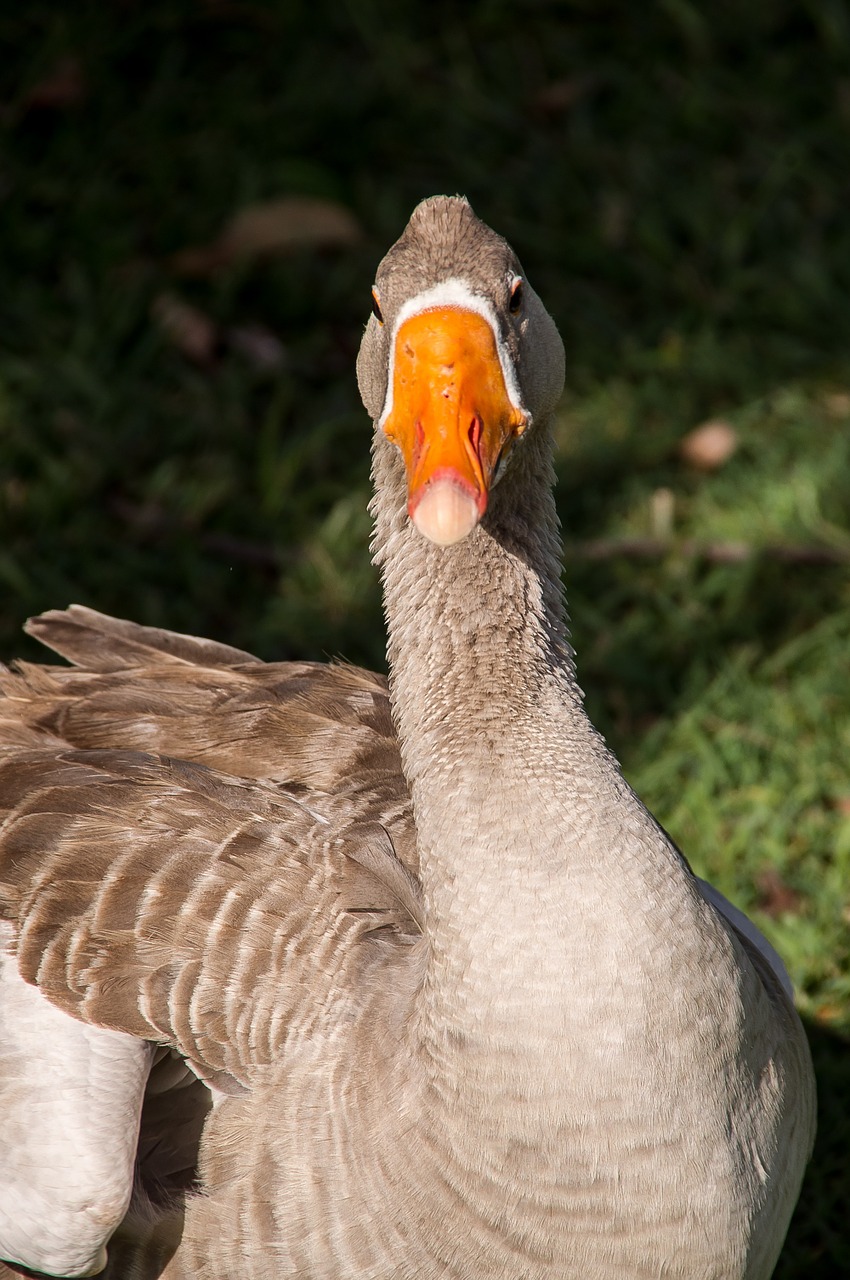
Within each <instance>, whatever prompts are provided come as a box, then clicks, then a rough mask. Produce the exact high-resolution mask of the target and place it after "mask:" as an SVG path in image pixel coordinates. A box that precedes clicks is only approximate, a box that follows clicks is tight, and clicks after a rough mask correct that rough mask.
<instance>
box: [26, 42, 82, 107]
mask: <svg viewBox="0 0 850 1280" xmlns="http://www.w3.org/2000/svg"><path fill="white" fill-rule="evenodd" d="M87 90H88V86H87V85H86V80H85V76H84V75H83V68H82V66H81V64H80V61H79V58H75V57H74V55H73V54H66V55H65V57H64V58H60V59H59V61H58V62H57V63H55V64H54V66H53V67H52V69H51V70H50V71H48V73H47V75H45V76H43V77H42V79H41V80H39V81H38V82H37V83H36V84H34V85H33V86H32V87H31V88H30V89H29V90H28V91H27V92H26V93H25V94H24V97H23V101H22V103H21V105H22V106H23V107H24V109H25V110H36V111H38V110H42V111H65V110H67V108H68V107H76V106H77V104H78V103H80V102H82V100H83V98H85V96H86V93H87Z"/></svg>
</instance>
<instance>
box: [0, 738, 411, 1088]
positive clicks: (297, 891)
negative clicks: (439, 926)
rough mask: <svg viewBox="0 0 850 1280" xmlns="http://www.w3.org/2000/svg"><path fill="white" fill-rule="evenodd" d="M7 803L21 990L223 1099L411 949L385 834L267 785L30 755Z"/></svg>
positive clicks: (1, 790) (99, 755)
mask: <svg viewBox="0 0 850 1280" xmlns="http://www.w3.org/2000/svg"><path fill="white" fill-rule="evenodd" d="M0 797H2V801H3V805H4V807H5V808H6V809H7V817H6V820H5V822H4V824H3V828H2V833H0V909H2V912H3V914H4V915H5V916H6V917H7V918H8V919H11V920H12V921H13V922H14V923H15V924H16V926H17V928H18V963H19V967H20V970H21V973H22V974H23V976H24V977H25V978H26V979H27V980H28V981H30V982H35V983H37V984H38V985H39V987H40V988H41V989H42V990H43V991H44V992H45V994H47V995H48V996H49V997H50V999H51V1000H52V1001H53V1002H54V1003H56V1004H57V1005H59V1006H60V1007H61V1008H63V1009H66V1010H67V1011H68V1012H70V1013H73V1014H75V1015H76V1016H77V1017H82V1018H84V1019H86V1020H87V1021H91V1022H94V1023H97V1024H99V1025H105V1026H111V1027H114V1028H116V1029H119V1030H123V1031H126V1032H129V1033H130V1034H131V1035H136V1036H139V1037H142V1038H144V1039H148V1040H157V1041H160V1042H163V1043H168V1044H172V1045H174V1046H175V1047H176V1048H178V1049H179V1051H180V1052H181V1053H182V1054H183V1055H184V1056H185V1057H186V1058H187V1059H188V1060H189V1061H190V1062H191V1063H192V1064H193V1065H194V1066H195V1067H196V1068H197V1069H198V1071H199V1073H200V1074H201V1075H203V1076H204V1078H205V1079H208V1080H209V1081H210V1082H211V1083H215V1084H218V1085H219V1087H223V1088H227V1087H228V1080H235V1081H239V1082H241V1083H243V1084H249V1083H252V1082H254V1081H257V1080H258V1079H260V1078H262V1074H263V1069H264V1068H265V1067H268V1066H269V1065H270V1064H271V1063H273V1062H274V1061H275V1060H277V1059H278V1058H279V1057H280V1055H281V1053H282V1052H283V1050H284V1048H285V1045H286V1041H287V1037H288V1036H289V1034H290V1032H291V1031H292V1029H293V1027H294V1026H297V1031H298V1034H303V1033H304V1030H305V1019H306V1020H307V1021H310V1020H314V1021H317V1022H318V1021H320V1020H321V1019H322V1018H323V1017H326V1016H327V1014H328V1009H329V1007H330V1006H331V1005H333V1004H336V1005H338V1006H341V1005H342V1004H345V1003H347V1004H348V1005H349V1006H350V1012H351V1013H355V1012H356V1009H357V1006H358V1004H359V1002H360V1001H361V998H362V993H364V992H368V990H369V987H370V983H371V982H374V981H380V980H381V975H382V972H383V971H384V970H385V969H386V968H387V966H392V965H394V964H404V963H406V955H407V951H408V947H407V946H406V945H405V944H407V943H409V942H411V941H412V940H413V939H414V938H415V936H416V935H417V932H418V926H417V923H416V920H417V917H419V915H420V906H419V902H418V896H417V887H416V884H415V882H414V881H413V880H412V878H411V877H410V876H409V875H408V873H406V872H405V871H404V868H403V867H402V866H401V864H400V863H398V861H397V860H396V858H395V855H394V852H393V850H392V845H391V843H390V841H389V838H388V836H387V835H386V832H385V831H384V830H383V829H382V828H381V827H380V826H378V825H377V824H374V825H373V826H372V827H371V828H369V827H366V826H364V825H363V824H360V825H358V826H357V827H355V828H353V829H351V828H348V829H346V828H344V827H339V826H335V825H334V824H331V823H328V822H324V821H318V820H317V819H316V817H315V816H314V814H313V813H312V812H311V811H310V810H309V808H307V807H305V806H304V805H303V804H301V803H300V802H299V801H297V800H296V799H294V798H292V797H290V796H286V795H284V794H282V793H280V792H279V791H275V790H273V789H272V788H270V787H268V786H267V785H263V784H257V783H252V784H244V783H238V782H235V781H234V780H232V779H228V778H225V777H224V776H223V775H219V774H216V773H214V772H213V771H211V770H209V769H206V768H204V767H203V766H197V765H192V764H187V763H185V762H178V761H173V760H167V759H162V758H160V757H155V756H149V755H144V754H141V753H137V752H126V751H105V752H94V751H73V750H67V751H65V752H64V753H62V754H59V755H56V754H52V755H51V754H47V753H43V752H22V753H20V754H17V755H15V756H11V757H9V758H8V759H7V760H5V761H4V762H2V763H0ZM305 991H309V992H310V1002H309V1003H310V1005H311V1006H312V1008H311V1009H309V1010H307V1011H306V1014H305V1011H304V1007H303V1006H304V992H305Z"/></svg>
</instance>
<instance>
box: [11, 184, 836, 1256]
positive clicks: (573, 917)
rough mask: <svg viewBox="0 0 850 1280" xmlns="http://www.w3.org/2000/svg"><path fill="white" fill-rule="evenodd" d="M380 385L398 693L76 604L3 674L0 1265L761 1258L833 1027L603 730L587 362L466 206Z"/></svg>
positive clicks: (384, 547) (797, 1173) (436, 201)
mask: <svg viewBox="0 0 850 1280" xmlns="http://www.w3.org/2000/svg"><path fill="white" fill-rule="evenodd" d="M357 371H358V379H359V386H360V390H361V394H362V398H363V401H364V404H365V406H366V408H367V410H368V412H369V415H370V416H371V418H372V419H373V421H374V424H375V430H374V437H373V480H374V498H373V501H372V507H371V510H372V514H373V517H374V543H373V551H374V558H375V561H376V563H377V565H378V567H379V569H380V573H381V577H382V581H383V591H384V605H385V614H386V623H387V630H388V649H387V656H388V666H389V672H390V675H389V683H388V685H387V683H386V682H385V681H384V680H383V679H382V678H381V677H379V676H377V675H373V674H370V673H368V672H366V671H361V670H358V669H356V668H353V667H350V666H345V665H322V664H310V663H269V664H266V663H263V662H260V661H259V660H257V659H255V658H254V657H252V656H251V655H250V654H247V653H244V652H242V651H240V650H237V649H233V648H230V647H227V646H225V645H222V644H216V643H214V642H212V641H208V640H203V639H199V638H197V637H190V636H180V635H176V634H172V633H169V632H165V631H160V630H157V629H153V628H148V627H143V626H139V625H135V624H133V623H130V622H125V621H119V620H117V619H114V618H109V617H106V616H104V615H102V614H98V613H95V612H94V611H92V610H90V609H87V608H83V607H79V606H72V607H71V608H70V609H68V610H66V611H63V612H59V611H57V612H50V613H47V614H45V615H43V616H42V617H40V618H37V619H35V620H32V621H31V622H30V624H29V630H30V632H31V634H32V635H34V636H36V637H37V638H38V639H39V640H41V641H43V642H44V643H45V644H46V645H48V646H49V647H51V648H52V649H53V650H54V651H55V652H57V653H58V654H59V655H61V656H62V657H63V658H65V659H66V660H67V661H68V663H70V665H58V664H57V665H52V666H48V665H36V664H25V663H21V664H19V665H18V666H16V667H14V668H12V669H10V670H8V671H4V672H3V674H2V692H3V695H4V697H3V699H2V700H0V747H1V748H2V749H0V808H2V814H3V824H2V829H0V907H1V908H2V917H3V920H2V928H3V930H4V947H3V952H2V961H3V967H2V971H0V1015H1V1016H2V1019H3V1032H2V1037H0V1150H1V1151H2V1153H3V1154H2V1161H0V1166H1V1167H0V1256H2V1257H3V1258H5V1259H7V1260H8V1263H7V1265H5V1266H4V1267H3V1272H2V1273H3V1274H8V1275H10V1276H11V1275H20V1274H22V1272H23V1273H24V1274H27V1273H28V1271H29V1272H31V1271H35V1272H38V1273H40V1274H47V1275H52V1276H66V1277H71V1276H74V1277H76V1276H86V1275H94V1274H101V1273H102V1274H103V1275H104V1276H106V1277H109V1280H149V1277H165V1280H189V1277H193V1278H194V1277H198V1278H200V1280H236V1277H239V1278H240V1280H284V1278H286V1277H299V1280H390V1278H392V1280H414V1278H415V1280H437V1278H438V1277H439V1278H440V1280H449V1278H452V1280H485V1278H486V1280H508V1278H510V1280H650V1278H657V1277H661V1276H664V1277H668V1278H669V1277H679V1278H681V1280H766V1278H767V1277H768V1276H770V1274H771V1273H772V1271H773V1268H774V1265H775V1263H776V1260H777V1257H778V1254H779V1251H780V1248H781V1246H782V1242H783V1239H784V1236H785V1233H786V1228H787V1225H788V1221H789V1218H790V1215H791V1212H792V1209H793V1206H794V1204H795V1201H796V1198H797V1195H798V1191H799V1187H800V1182H801V1178H802V1174H803V1170H804V1167H805V1165H806V1162H807V1159H808V1157H809V1154H810V1152H811V1146H812V1141H813V1133H814V1105H815V1104H814V1078H813V1073H812V1066H811V1060H810V1056H809V1050H808V1046H807V1042H806V1038H805V1034H804V1031H803V1028H802V1025H801V1023H800V1020H799V1018H798V1016H797V1014H796V1012H795V1009H794V1005H793V1001H792V997H791V990H790V983H789V981H788V977H787V974H786V973H785V970H784V968H783V966H782V962H781V960H780V959H779V957H778V956H777V954H776V953H775V952H774V951H773V949H772V948H771V947H770V946H769V944H768V943H767V942H766V940H765V939H764V938H763V937H762V936H761V935H760V934H759V933H758V931H757V930H756V929H755V927H754V926H753V925H752V924H751V923H750V922H749V921H748V920H747V919H746V917H745V916H743V915H742V914H741V913H740V912H738V911H737V910H736V909H735V908H734V907H732V906H731V904H729V903H728V902H727V901H726V900H725V899H724V898H723V897H722V896H721V895H720V894H719V893H717V892H716V891H715V890H713V889H712V888H711V887H710V886H708V885H706V884H705V883H704V882H702V881H700V880H699V879H697V878H696V877H695V876H694V874H693V873H692V871H691V870H690V868H689V866H688V864H687V862H686V861H685V859H684V858H683V856H682V854H681V853H680V852H679V850H678V849H677V848H676V846H675V845H674V844H673V843H672V841H671V840H670V838H669V837H668V835H667V834H666V833H665V831H664V830H663V828H662V827H661V826H660V825H659V824H658V823H657V822H656V821H655V819H654V818H653V817H652V816H651V815H650V813H649V812H648V811H647V809H646V808H645V807H644V805H643V804H642V803H641V801H640V800H639V799H638V798H637V796H636V795H635V793H634V792H633V790H632V789H631V788H630V786H629V785H628V784H627V783H626V781H625V780H624V778H623V775H622V773H621V770H620V767H619V765H618V763H617V761H616V759H615V758H614V756H613V755H612V754H611V752H610V751H609V750H608V748H607V747H606V745H605V743H604V742H603V740H602V738H601V736H600V735H599V733H598V732H597V731H596V730H595V729H594V727H593V726H592V724H591V723H590V721H589V719H588V716H587V714H586V712H585V710H584V706H583V697H582V693H581V691H580V689H579V686H578V684H577V682H576V672H575V665H574V657H573V652H572V649H571V647H570V644H569V640H568V633H567V619H566V612H565V602H564V599H563V594H562V587H561V578H560V567H561V545H560V541H559V533H558V523H557V519H556V514H555V507H554V501H553V495H552V488H553V479H554V473H553V463H552V457H553V438H552V431H551V423H552V416H553V411H554V409H555V406H556V403H557V401H558V398H559V395H560V392H561V390H562V384H563V379H564V352H563V347H562V344H561V341H560V338H559V336H558V333H557V330H556V328H555V325H554V322H553V321H552V319H551V318H550V316H549V315H548V313H547V312H546V310H545V309H544V307H543V304H542V302H541V301H540V299H539V298H538V296H537V294H536V293H535V292H534V290H533V289H532V287H531V285H530V284H529V283H528V281H527V279H526V278H525V275H524V273H523V270H522V268H521V266H520V263H519V261H518V259H517V257H516V256H515V254H514V252H513V251H512V249H511V248H510V247H509V245H508V244H507V243H506V241H505V240H504V239H502V237H501V236H499V235H498V234H496V233H495V232H494V231H492V230H491V229H490V228H489V227H487V226H486V225H485V224H484V223H483V222H481V221H479V219H478V218H477V217H476V215H475V214H474V213H473V211H472V209H471V207H470V205H469V204H468V202H467V201H466V200H465V199H463V198H461V197H451V198H450V197H434V198H432V199H429V200H426V201H424V202H423V203H421V204H420V205H419V206H418V207H417V208H416V209H415V211H414V212H413V214H412V217H411V219H410V221H409V223H408V225H407V227H406V229H405V230H404V232H403V234H402V236H401V238H400V239H399V240H398V241H397V243H396V244H395V245H394V246H393V247H392V248H391V249H390V250H389V252H388V253H387V255H386V256H385V258H384V259H383V261H382V262H381V264H380V266H379V269H378V272H377V277H376V283H375V288H374V291H373V295H372V315H371V316H370V318H369V320H368V324H367V327H366V329H365V333H364V336H363V340H362V345H361V349H360V354H359V358H358V365H357ZM104 1268H105V1270H104ZM27 1269H28V1270H27Z"/></svg>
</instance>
